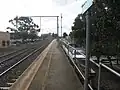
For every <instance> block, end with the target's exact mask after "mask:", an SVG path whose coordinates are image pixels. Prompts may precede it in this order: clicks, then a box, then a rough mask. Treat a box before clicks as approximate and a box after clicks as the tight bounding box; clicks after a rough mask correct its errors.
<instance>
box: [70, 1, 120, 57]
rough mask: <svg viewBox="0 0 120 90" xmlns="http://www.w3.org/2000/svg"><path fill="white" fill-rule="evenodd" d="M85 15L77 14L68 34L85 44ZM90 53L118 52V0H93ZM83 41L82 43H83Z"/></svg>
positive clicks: (116, 53) (113, 54)
mask: <svg viewBox="0 0 120 90" xmlns="http://www.w3.org/2000/svg"><path fill="white" fill-rule="evenodd" d="M84 16H85V15H81V14H79V15H78V16H77V17H76V18H75V21H74V23H73V24H74V25H73V26H72V32H71V33H70V36H71V37H72V38H73V37H74V38H76V39H77V41H79V43H80V44H81V45H85V37H86V36H85V32H86V31H85V19H84ZM90 26H91V33H90V34H91V38H90V39H91V50H92V55H95V56H97V57H100V56H101V55H105V56H115V55H118V54H119V53H120V0H95V3H94V5H93V6H92V7H91V9H90ZM83 43H84V44H83Z"/></svg>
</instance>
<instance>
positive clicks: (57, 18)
mask: <svg viewBox="0 0 120 90" xmlns="http://www.w3.org/2000/svg"><path fill="white" fill-rule="evenodd" d="M57 35H58V36H59V25H58V16H57Z"/></svg>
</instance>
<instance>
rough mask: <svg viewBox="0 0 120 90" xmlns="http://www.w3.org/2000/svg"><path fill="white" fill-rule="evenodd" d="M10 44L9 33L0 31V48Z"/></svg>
mask: <svg viewBox="0 0 120 90" xmlns="http://www.w3.org/2000/svg"><path fill="white" fill-rule="evenodd" d="M8 46H10V33H9V32H2V31H0V48H7V47H8Z"/></svg>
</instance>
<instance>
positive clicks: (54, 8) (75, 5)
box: [0, 0, 85, 35]
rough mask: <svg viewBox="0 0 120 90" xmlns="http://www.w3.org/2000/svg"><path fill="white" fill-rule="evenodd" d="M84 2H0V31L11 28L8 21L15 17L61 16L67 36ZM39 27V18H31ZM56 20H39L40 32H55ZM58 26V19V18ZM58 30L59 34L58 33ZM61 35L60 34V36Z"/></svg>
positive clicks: (30, 0)
mask: <svg viewBox="0 0 120 90" xmlns="http://www.w3.org/2000/svg"><path fill="white" fill-rule="evenodd" d="M84 2H85V0H1V2H0V31H7V30H6V27H8V26H12V25H11V24H10V23H9V22H8V21H9V20H10V19H13V18H14V17H16V16H43V15H44V16H48V15H50V16H51V15H54V16H55V15H56V16H60V15H61V13H62V16H63V32H66V33H68V34H69V32H70V31H71V26H72V24H73V22H74V19H75V17H76V16H77V15H78V14H79V13H81V12H82V8H81V5H82V4H83V3H84ZM33 20H34V22H35V23H37V24H38V25H39V22H40V21H39V20H40V19H39V18H33ZM56 22H57V21H56V18H41V32H40V33H48V32H51V33H52V32H56V27H57V26H56ZM59 25H60V18H59ZM60 31H61V30H60V28H59V33H61V32H60ZM60 35H61V34H60Z"/></svg>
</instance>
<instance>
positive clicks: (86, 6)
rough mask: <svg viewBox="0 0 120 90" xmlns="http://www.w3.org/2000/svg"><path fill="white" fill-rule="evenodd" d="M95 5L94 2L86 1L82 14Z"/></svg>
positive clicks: (91, 0)
mask: <svg viewBox="0 0 120 90" xmlns="http://www.w3.org/2000/svg"><path fill="white" fill-rule="evenodd" d="M92 4H93V0H86V1H85V2H84V4H83V5H82V14H83V13H85V12H86V11H87V10H88V9H89V8H90V7H91V6H92Z"/></svg>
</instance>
